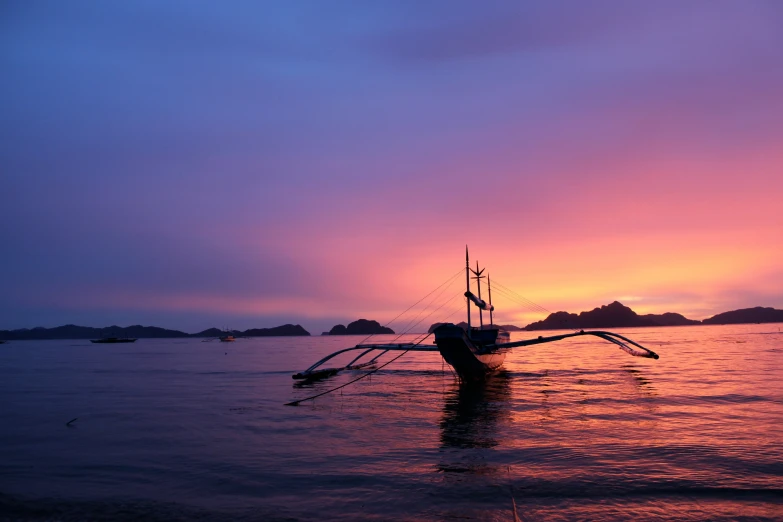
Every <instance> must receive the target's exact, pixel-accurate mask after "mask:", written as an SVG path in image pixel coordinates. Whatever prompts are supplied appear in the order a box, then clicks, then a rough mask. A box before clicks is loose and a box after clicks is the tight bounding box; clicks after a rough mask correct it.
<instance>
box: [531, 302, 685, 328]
mask: <svg viewBox="0 0 783 522" xmlns="http://www.w3.org/2000/svg"><path fill="white" fill-rule="evenodd" d="M689 324H699V321H693V320H691V319H686V318H685V317H683V316H682V315H680V314H675V313H671V312H669V313H665V314H647V315H638V314H637V313H636V312H634V311H633V310H631V309H630V308H628V307H627V306H625V305H623V304H622V303H620V302H618V301H615V302H613V303H611V304H608V305H604V306H602V307H600V308H595V309H593V310H591V311H589V312H582V313H580V314H579V315H577V314H570V313H568V312H555V313H553V314H550V315H549V317H547V318H546V319H544V320H543V321H537V322H535V323H531V324H529V325H527V326H526V327H525V330H559V329H577V330H578V329H582V328H618V327H629V326H681V325H689Z"/></svg>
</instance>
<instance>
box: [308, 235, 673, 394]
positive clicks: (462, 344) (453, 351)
mask: <svg viewBox="0 0 783 522" xmlns="http://www.w3.org/2000/svg"><path fill="white" fill-rule="evenodd" d="M483 273H484V269H479V267H478V264H476V269H475V270H473V269H471V268H470V259H469V256H468V249H467V247H466V248H465V281H466V286H467V289H466V291H465V297H466V298H467V315H468V321H467V328H466V329H465V328H462V327H461V326H457V325H455V324H452V323H444V324H441V325H440V326H438V327H437V328H435V330H433V334H434V336H435V346H423V345H421V344H420V343H400V344H357V345H356V346H354V347H351V348H346V349H344V350H339V351H337V352H334V353H332V354H330V355H328V356H326V357H324V358H323V359H321V360H320V361H318V362H316V363H315V364H313V365H312V366H310V367H309V368H308V369H306V370H304V371H303V372H299V373H297V374H294V375H293V378H294V379H314V378H321V377H327V376H330V375H334V374H336V373H338V372H340V371H342V370H355V369H359V368H364V367H366V366H371V365H373V364H376V362H377V360H378V358H379V357H380V356H381V355H383V354H384V353H387V352H389V351H412V352H434V351H437V352H440V354H441V355H442V356H443V359H444V360H445V361H446V362H447V363H449V365H451V366H452V367H453V368H454V371H455V372H456V373H457V375H459V377H460V378H461V379H463V380H476V379H481V378H483V377H485V376H486V375H487V374H488V373H491V372H493V371H495V370H497V369H498V368H500V366H501V365H502V364H503V361H504V360H505V358H506V354H507V353H508V352H509V350H511V349H512V348H518V347H521V346H530V345H533V344H542V343H549V342H553V341H560V340H562V339H567V338H569V337H578V336H582V335H593V336H595V337H600V338H601V339H604V340H606V341H609V342H611V343H614V344H616V345H617V346H619V347H620V349H622V350H623V351H625V352H627V353H629V354H631V355H633V356H636V357H647V358H651V359H658V354H656V353H655V352H653V351H652V350H649V349H647V348H645V347H644V346H642V345H640V344H638V343H636V342H634V341H632V340H631V339H628V338H627V337H624V336H622V335H620V334H616V333H612V332H606V331H601V330H591V331H585V330H580V331H578V332H574V333H567V334H561V335H552V336H548V337H543V336H539V337H537V338H535V339H526V340H522V341H513V342H512V341H511V340H510V338H511V337H510V335H509V333H508V332H506V331H504V330H501V329H500V328H499V327H497V326H495V325H494V322H493V315H492V314H493V312H494V310H495V308H494V307H493V306H492V287H491V285H490V280H489V275H487V276H484V275H483ZM471 274H473V275H472V277H471ZM485 277H486V279H487V293H488V299H489V302H487V301H484V300H483V299H482V298H481V280H482V279H484V278H485ZM471 278H472V279H475V280H476V288H477V292H478V295H476V294H474V293H473V292H471V289H470V280H471ZM471 305H472V306H474V307H476V308H478V310H479V326H478V327H477V328H476V327H473V326H472V325H471V317H470V316H471V314H470V312H471ZM485 311H486V312H489V325H485V324H484V312H485ZM358 350H362V352H361V353H360V354H359V355H358V356H357V357H355V358H354V359H353V360H352V361H351V362H350V363H348V364H347V365H346V366H343V367H339V368H321V366H322V365H323V364H324V363H325V362H327V361H329V360H330V359H332V358H334V357H335V356H337V355H340V354H342V353H346V352H350V351H358ZM372 352H380V353H377V354H375V355H374V357H372V358H371V359H370V360H368V361H365V362H361V363H360V362H359V361H360V360H361V359H362V358H363V357H364V356H365V355H368V354H370V353H372Z"/></svg>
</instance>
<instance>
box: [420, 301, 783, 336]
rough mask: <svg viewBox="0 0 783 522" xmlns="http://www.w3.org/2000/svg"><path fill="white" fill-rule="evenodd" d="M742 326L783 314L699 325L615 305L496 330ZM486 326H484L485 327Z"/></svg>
mask: <svg viewBox="0 0 783 522" xmlns="http://www.w3.org/2000/svg"><path fill="white" fill-rule="evenodd" d="M743 323H783V310H776V309H775V308H764V307H761V306H757V307H755V308H744V309H741V310H733V311H731V312H724V313H721V314H718V315H715V316H713V317H710V318H709V319H705V320H703V321H696V320H693V319H688V318H686V317H684V316H683V315H682V314H677V313H673V312H666V313H663V314H645V315H639V314H637V313H636V312H634V311H633V310H632V309H631V308H629V307H627V306H625V305H623V304H622V303H620V302H619V301H615V302H613V303H610V304H608V305H603V306H601V307H599V308H594V309H593V310H590V311H589V312H581V313H579V314H578V315H577V314H572V313H568V312H555V313H552V314H549V316H548V317H547V318H546V319H544V320H543V321H536V322H534V323H531V324H529V325H527V326H525V327H524V328H519V327H517V326H514V325H500V326H498V327H499V328H501V329H503V330H506V331H509V332H513V331H523V330H528V331H534V330H574V329H575V330H580V329H583V328H623V327H649V326H653V327H654V326H687V325H696V324H743ZM441 324H443V323H435V324H433V325H432V326H430V328H429V333H432V331H433V330H435V328H437V327H438V326H440V325H441ZM457 326H461V327H462V328H467V326H468V325H467V323H465V322H462V323H459V324H458V325H457ZM485 326H486V325H485Z"/></svg>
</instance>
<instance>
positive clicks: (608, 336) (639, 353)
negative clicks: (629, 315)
mask: <svg viewBox="0 0 783 522" xmlns="http://www.w3.org/2000/svg"><path fill="white" fill-rule="evenodd" d="M580 335H594V336H596V337H600V338H601V339H604V340H605V341H609V342H610V343H614V344H616V345H617V346H619V347H620V349H621V350H623V351H624V352H627V353H629V354H631V355H633V356H635V357H647V358H649V359H658V354H657V353H655V352H653V351H652V350H649V349H647V348H645V347H644V346H642V345H641V344H639V343H636V342H634V341H632V340H630V339H628V338H627V337H624V336H622V335H620V334H616V333H613V332H604V331H602V330H592V331H587V332H586V331H584V330H580V331H578V332H575V333H569V334H561V335H552V336H549V337H542V336H539V337H538V338H536V339H526V340H524V341H513V342H510V343H502V344H496V345H490V346H488V347H487V348H517V347H519V346H530V345H533V344H542V343H551V342H553V341H560V340H562V339H567V338H569V337H578V336H580ZM626 343H630V344H631V345H633V346H635V347H636V348H639V350H637V349H636V348H633V347H631V346H629V345H628V344H626Z"/></svg>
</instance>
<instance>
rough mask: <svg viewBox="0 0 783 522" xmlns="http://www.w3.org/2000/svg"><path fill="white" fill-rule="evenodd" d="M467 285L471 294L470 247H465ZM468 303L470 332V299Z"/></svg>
mask: <svg viewBox="0 0 783 522" xmlns="http://www.w3.org/2000/svg"><path fill="white" fill-rule="evenodd" d="M465 283H466V286H467V287H468V292H470V259H469V258H468V245H465ZM467 301H468V332H470V299H467Z"/></svg>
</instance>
